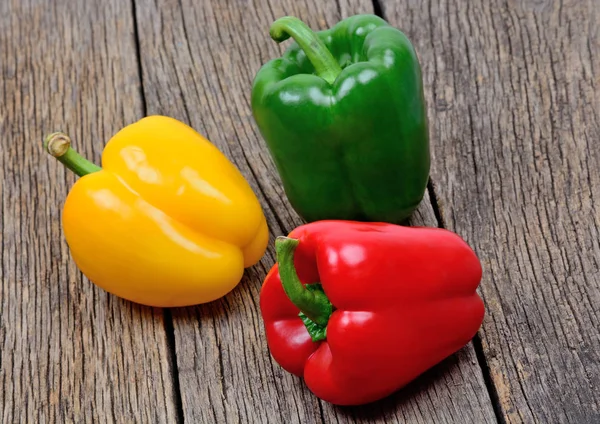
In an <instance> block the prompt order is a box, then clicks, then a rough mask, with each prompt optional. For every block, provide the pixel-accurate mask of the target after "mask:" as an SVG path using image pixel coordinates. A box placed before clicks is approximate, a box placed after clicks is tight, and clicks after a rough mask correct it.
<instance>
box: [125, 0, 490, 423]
mask: <svg viewBox="0 0 600 424" xmlns="http://www.w3.org/2000/svg"><path fill="white" fill-rule="evenodd" d="M136 6H137V7H136V10H137V22H138V31H139V36H140V51H141V58H142V69H143V82H144V84H143V85H144V91H145V94H146V102H147V109H148V113H149V114H155V113H160V114H167V115H171V116H174V117H176V118H178V119H181V120H183V121H184V122H187V123H189V124H191V125H192V126H193V127H194V128H196V129H197V130H198V131H200V132H202V133H203V134H204V135H206V136H207V137H208V138H209V139H210V140H211V141H212V142H213V143H215V144H216V145H217V146H218V147H219V148H220V149H221V150H222V151H223V152H224V153H225V154H226V155H227V156H228V157H229V158H231V159H232V160H233V161H234V163H235V164H236V165H237V166H238V167H239V168H240V170H241V171H242V172H243V173H244V175H245V176H246V177H247V178H248V179H249V181H250V183H251V184H252V187H253V188H254V190H255V192H256V193H257V195H258V196H259V198H260V200H261V202H262V204H263V206H264V209H265V213H266V215H267V218H268V221H269V226H270V229H271V237H272V238H273V237H274V236H277V235H280V234H285V233H286V232H288V231H290V230H291V229H292V228H294V227H295V226H297V225H299V224H301V223H302V222H301V220H300V219H299V218H298V216H297V215H296V213H295V212H294V211H293V210H292V209H291V207H290V206H289V204H288V203H287V200H286V199H285V196H284V193H283V190H282V188H281V183H280V181H279V178H278V176H277V173H276V171H275V168H274V166H273V164H272V162H271V159H270V157H269V155H268V153H267V150H266V147H265V146H264V143H263V141H262V139H261V137H260V136H259V134H258V131H257V129H256V127H255V125H254V122H253V120H252V115H251V109H250V89H251V83H252V79H253V77H254V74H255V73H256V71H257V70H258V69H259V67H260V66H261V64H262V63H264V62H265V61H267V60H268V59H270V58H272V57H275V56H276V55H278V54H279V53H281V51H282V49H283V47H278V46H277V45H276V44H275V43H274V42H273V41H272V40H270V38H269V37H268V28H269V26H270V24H271V23H272V22H273V20H274V19H276V18H277V17H280V16H283V15H285V14H293V15H296V16H299V17H300V18H302V19H305V20H306V21H307V22H308V23H309V24H310V25H311V26H312V27H313V28H325V27H328V26H331V25H333V24H335V23H336V22H337V21H338V20H339V19H340V18H341V17H342V16H348V15H350V14H354V13H359V12H371V11H372V5H371V3H370V1H368V0H365V1H361V0H356V1H354V2H352V3H347V2H343V1H342V2H340V4H337V5H336V4H335V3H333V2H330V3H327V4H324V2H318V1H314V2H307V1H299V2H298V1H271V2H259V1H250V2H246V1H244V2H242V1H234V0H230V1H219V2H216V1H215V2H208V1H204V2H196V1H191V0H182V1H177V0H160V1H158V2H155V1H150V0H136ZM340 13H341V15H340ZM413 224H419V225H428V226H436V225H437V221H436V219H435V216H434V214H433V210H432V208H431V204H430V203H429V202H428V201H427V200H426V201H425V202H423V204H422V205H421V209H420V211H419V213H417V214H416V215H415V219H414V220H413ZM271 241H273V239H272V240H271ZM271 246H272V243H271ZM273 262H274V252H273V250H272V248H270V249H269V251H268V253H267V255H266V256H265V258H264V259H263V261H262V262H261V263H260V264H259V265H257V266H256V267H254V268H253V269H251V270H249V271H248V272H247V275H246V277H245V279H244V280H243V281H242V283H241V284H240V286H239V287H238V288H237V289H236V290H235V291H234V292H233V293H231V294H230V295H228V296H227V297H226V298H225V299H222V300H220V301H217V302H214V303H212V304H209V305H204V306H201V307H197V308H186V309H181V310H176V311H173V320H174V328H175V339H176V351H177V361H178V369H179V381H180V383H181V387H182V393H181V395H182V403H183V412H184V417H185V419H186V421H189V422H239V421H241V422H285V423H295V422H311V423H312V422H327V423H329V422H349V423H351V422H390V423H391V422H405V421H406V420H410V421H411V422H424V423H428V422H439V423H443V422H457V423H458V422H460V423H462V422H478V423H483V422H494V421H495V419H494V414H493V411H492V408H491V402H490V400H489V397H488V394H487V389H486V387H485V384H484V382H483V378H482V375H481V371H480V368H479V365H478V364H477V360H476V358H475V354H474V350H473V348H472V346H470V345H469V346H468V347H467V348H465V349H464V350H463V351H461V352H460V353H459V354H458V355H455V356H454V357H452V358H451V359H449V360H448V361H446V362H444V363H443V364H441V365H440V366H438V367H436V368H435V369H434V370H432V371H431V372H429V373H428V374H427V376H424V377H423V378H421V379H419V380H418V381H417V382H415V384H413V385H411V386H410V387H408V388H406V389H405V390H403V391H401V392H400V393H398V394H397V395H394V396H392V397H390V398H389V399H386V400H385V401H382V402H379V403H377V404H375V405H371V406H369V407H362V408H337V407H333V406H331V405H329V404H327V403H324V402H319V401H318V400H317V399H316V398H315V397H314V396H313V395H312V394H311V393H310V392H309V391H308V390H307V389H306V388H305V387H304V385H303V383H302V381H301V380H300V379H298V378H295V377H293V376H290V375H289V374H287V373H285V372H284V371H282V370H281V368H280V367H279V366H278V365H277V364H276V363H275V362H274V361H273V360H272V359H271V357H270V355H269V352H268V350H267V345H266V342H265V338H264V331H263V323H262V319H261V317H260V313H259V308H258V298H259V290H260V286H261V282H262V279H263V278H264V276H265V274H266V272H267V271H268V269H269V268H270V267H271V266H272V264H273Z"/></svg>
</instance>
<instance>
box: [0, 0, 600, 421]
mask: <svg viewBox="0 0 600 424" xmlns="http://www.w3.org/2000/svg"><path fill="white" fill-rule="evenodd" d="M365 12H366V13H373V12H376V13H378V14H381V15H383V17H384V18H386V19H388V20H389V21H390V22H391V23H392V24H394V25H396V26H397V27H399V28H401V29H402V30H404V31H405V32H406V33H407V34H408V35H409V37H410V38H411V40H412V41H413V42H414V44H415V46H416V48H417V51H418V54H419V57H420V59H421V63H422V67H423V72H424V78H425V89H426V96H427V101H428V105H429V109H428V110H429V112H428V113H429V118H430V121H431V141H432V155H433V163H432V184H431V186H430V190H429V192H428V195H427V196H426V198H425V199H424V201H423V203H422V204H421V206H420V208H419V211H418V212H417V213H416V214H415V216H414V217H413V219H412V220H411V224H412V225H427V226H444V227H446V228H449V229H451V230H453V231H455V232H457V233H458V234H460V235H461V236H462V237H464V238H465V239H466V240H467V241H468V242H469V243H470V244H471V246H473V248H474V249H475V250H476V252H477V253H478V255H479V256H480V258H481V260H482V263H483V267H484V278H483V281H482V286H481V290H480V292H481V294H482V296H483V297H484V300H485V303H486V310H487V315H486V318H485V321H484V325H483V327H482V330H481V331H480V333H479V334H478V336H477V337H476V338H475V339H474V343H471V344H469V345H468V346H466V347H465V348H464V349H462V350H461V351H460V352H458V353H457V354H456V355H453V356H452V357H450V358H448V359H447V360H446V361H444V362H442V363H441V364H439V365H438V366H436V367H434V368H433V369H432V370H430V371H429V372H427V373H425V374H424V375H423V376H421V377H420V378H419V379H417V380H416V381H415V382H413V383H412V384H410V385H409V386H408V387H406V388H405V389H402V390H401V391H399V392H398V393H396V394H394V395H392V396H390V397H389V398H386V399H384V400H382V401H379V402H376V403H374V404H371V405H368V406H362V407H352V408H340V407H334V406H332V405H329V404H327V403H325V402H321V401H319V400H318V399H317V398H315V397H314V396H313V395H312V394H311V393H310V392H309V391H308V390H307V389H306V388H305V386H304V384H303V383H302V381H301V380H300V379H298V378H296V377H293V376H290V375H289V374H287V373H285V372H284V371H282V370H281V368H279V366H278V365H277V364H276V363H275V362H274V361H273V360H272V359H271V357H270V356H269V353H268V349H267V346H266V342H265V339H264V330H263V326H262V320H261V318H260V313H259V309H258V294H259V290H260V285H261V282H262V279H263V278H264V276H265V274H266V272H267V271H268V269H269V268H270V267H271V266H272V264H273V262H274V252H273V249H272V243H271V245H270V247H269V250H268V251H267V253H266V255H265V257H264V258H263V260H262V261H261V262H260V263H259V264H258V265H256V266H255V267H253V268H252V269H250V270H248V271H247V272H246V275H245V277H244V280H243V281H242V282H241V283H240V285H239V286H238V287H237V288H236V289H235V290H234V291H233V292H232V293H231V294H229V295H228V296H226V297H225V298H223V299H221V300H219V301H216V302H213V303H211V304H208V305H203V306H198V307H190V308H180V309H172V310H168V309H165V310H161V309H150V308H144V307H140V306H138V305H133V304H131V303H129V302H126V301H122V300H119V299H117V298H115V297H113V296H110V295H107V294H106V293H104V292H103V291H102V290H100V289H98V288H97V287H95V286H94V285H92V284H91V283H90V282H89V281H88V280H87V279H85V278H84V277H82V276H81V274H80V273H79V272H78V270H77V268H76V267H75V266H74V264H73V261H72V260H71V258H70V256H69V252H68V249H67V246H66V243H65V242H64V239H63V236H62V232H61V227H60V211H61V207H62V203H63V201H64V199H65V197H66V194H67V193H68V190H69V187H70V185H71V184H72V183H73V181H74V177H73V176H72V175H70V174H69V173H67V172H66V171H65V170H64V169H62V167H61V166H60V165H59V164H58V163H55V162H53V161H51V160H50V159H49V158H47V157H46V156H45V154H44V153H43V151H42V149H41V147H40V144H41V138H42V135H43V134H45V133H48V132H51V131H54V130H57V129H62V130H66V131H68V132H69V133H70V134H72V136H73V139H74V143H75V144H76V145H77V147H78V149H79V150H80V151H81V152H82V153H84V154H85V155H87V156H88V157H90V158H93V159H95V160H96V162H98V163H99V158H100V154H101V151H102V148H103V146H104V144H105V142H106V141H107V140H108V139H109V138H110V136H112V135H113V134H114V133H115V132H117V131H118V130H119V129H120V128H122V127H123V126H124V125H126V124H129V123H131V122H134V121H135V120H137V119H139V118H141V117H142V116H145V115H149V114H165V115H169V116H173V117H175V118H177V119H180V120H182V121H184V122H186V123H188V124H190V125H192V126H193V127H194V128H195V129H197V130H198V131H199V132H201V133H203V134H204V135H205V136H207V137H208V138H209V139H210V140H211V141H212V142H213V143H214V144H215V145H217V146H218V147H219V148H220V149H221V150H222V151H223V152H224V153H225V154H226V155H227V156H228V157H229V158H230V159H231V160H232V161H233V162H234V163H235V164H236V166H238V168H239V169H240V170H241V171H242V173H243V174H244V175H245V177H246V178H247V179H248V180H249V182H250V184H251V185H252V187H253V189H254V191H255V192H256V194H257V196H258V197H259V199H260V201H261V203H262V205H263V207H264V210H265V214H266V216H267V219H268V223H269V227H270V231H271V241H272V240H273V238H274V237H275V236H277V235H281V234H285V233H287V232H288V231H290V230H291V229H292V228H294V227H295V226H297V225H299V224H301V223H302V221H301V220H300V219H299V218H298V216H297V215H296V213H295V212H294V211H293V209H292V208H291V207H290V206H289V204H288V203H287V200H286V199H285V196H284V193H283V190H282V188H281V184H280V181H279V178H278V176H277V173H276V172H275V168H274V166H273V164H272V161H271V160H270V157H269V155H268V153H267V150H266V147H265V145H264V142H263V141H262V139H261V137H260V135H259V133H258V131H257V128H256V126H255V125H254V122H253V120H252V115H251V109H250V102H249V97H250V96H249V95H250V87H251V82H252V78H253V76H254V74H255V72H256V71H257V70H258V68H259V67H260V65H261V64H262V63H264V62H265V61H266V60H268V59H270V58H272V57H275V56H276V55H277V54H279V53H280V52H281V51H282V47H281V46H277V45H276V44H275V43H274V42H273V41H272V40H270V38H269V36H268V28H269V25H270V24H271V22H272V21H273V20H274V19H276V18H277V17H280V16H283V15H286V14H291V15H295V16H298V17H300V18H302V19H303V20H305V21H306V22H308V23H309V24H310V25H311V27H312V28H314V29H323V28H326V27H329V26H331V25H333V24H335V23H336V22H337V21H338V20H339V19H341V18H343V17H346V16H349V15H352V14H355V13H365ZM599 24H600V10H599V9H598V7H597V5H596V4H595V3H594V1H593V0H587V1H571V2H563V1H543V0H529V1H519V2H517V1H511V0H504V1H500V0H490V1H485V0H475V1H469V2H466V1H459V0H442V1H432V0H426V1H423V2H421V1H410V0H381V1H380V2H377V3H372V2H371V0H338V1H317V0H300V1H293V0H266V1H260V0H254V1H241V0H223V1H216V0H214V1H208V0H204V1H193V0H133V1H131V2H130V1H125V2H123V1H119V0H107V1H103V2H99V1H87V0H72V1H66V0H54V1H41V0H24V1H18V0H6V1H2V2H0V99H2V105H1V106H0V135H1V139H2V141H3V143H2V146H1V149H0V168H1V170H2V172H1V173H0V183H1V190H2V211H1V212H2V219H1V221H0V225H1V229H2V231H1V235H0V237H1V239H0V242H1V246H2V253H1V258H0V264H1V267H0V273H1V275H2V285H1V286H0V319H1V321H0V367H1V368H0V417H1V419H2V422H6V423H13V422H118V423H122V422H148V423H155V422H184V421H185V422H190V423H199V422H207V423H212V422H219V423H220V422H228V423H229V422H231V423H235V422H269V423H279V422H281V423H283V422H285V423H295V422H298V423H300V422H301V423H313V422H314V423H335V422H338V423H383V422H386V423H392V422H398V423H400V422H401V423H404V422H409V423H413V422H414V423H488V422H489V423H492V422H496V421H500V422H511V423H518V422H539V423H555V422H556V423H559V422H573V423H594V422H600V412H599V411H600V406H599V405H600V357H599V355H600V354H599V353H598V352H599V351H600V334H599V333H600V330H599V328H600V324H599V323H598V322H599V319H598V315H599V310H600V306H599V305H600V287H599V286H600V273H599V266H598V263H599V260H598V258H599V257H600V245H599V242H598V233H599V232H598V225H600V210H599V209H598V206H597V205H596V203H597V202H598V201H600V199H599V196H600V190H599V189H598V187H599V186H600V173H599V171H598V165H599V164H600V147H598V140H599V139H600V124H599V122H600V120H599V119H598V114H599V112H600V94H598V91H597V89H596V87H600V71H599V70H600V64H599V63H598V62H599V59H598V52H599V51H600V36H599V30H598V25H599ZM283 47H285V46H283Z"/></svg>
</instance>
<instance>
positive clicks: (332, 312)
mask: <svg viewBox="0 0 600 424" xmlns="http://www.w3.org/2000/svg"><path fill="white" fill-rule="evenodd" d="M276 251H277V260H278V264H275V265H274V266H273V268H272V269H271V271H270V272H269V274H268V275H267V277H266V279H265V282H264V284H263V287H262V289H261V294H260V308H261V313H262V316H263V320H264V323H265V329H266V334H267V342H268V346H269V350H270V352H271V354H272V356H273V358H274V359H275V360H276V361H277V362H278V363H279V364H280V365H281V366H282V367H283V368H284V369H285V370H287V371H288V372H290V373H293V374H296V375H298V376H303V377H304V380H305V382H306V384H307V386H308V388H309V389H310V390H311V391H312V392H313V393H314V394H315V395H316V396H318V397H319V398H321V399H323V400H325V401H328V402H330V403H333V404H338V405H358V404H364V403H369V402H372V401H375V400H378V399H381V398H383V397H386V396H388V395H389V394H391V393H393V392H395V391H396V390H398V389H400V388H401V387H403V386H404V385H406V384H407V383H408V382H410V381H411V380H413V379H415V378H416V377H417V376H419V375H420V374H421V373H423V372H424V371H426V370H427V369H429V368H431V367H432V366H433V365H435V364H437V363H438V362H440V361H441V360H443V359H444V358H446V357H448V356H449V355H451V354H452V353H454V352H456V351H457V350H459V349H460V348H461V347H463V346H464V345H465V344H467V343H468V342H469V341H470V340H471V339H472V338H473V336H474V335H475V334H476V333H477V330H478V329H479V327H480V326H481V323H482V321H483V316H484V307H483V302H482V300H481V298H480V297H479V296H478V295H477V293H476V289H477V287H478V285H479V282H480V280H481V265H480V263H479V260H478V258H477V256H476V255H475V253H474V252H473V250H471V248H470V247H469V246H468V245H467V244H466V243H465V242H464V241H463V240H462V239H461V238H460V237H459V236H458V235H456V234H454V233H452V232H450V231H447V230H443V229H438V228H416V227H403V226H398V225H392V224H385V223H359V222H349V221H319V222H313V223H310V224H307V225H303V226H301V227H298V228H297V229H295V230H294V231H292V233H291V234H290V235H289V237H279V238H278V239H277V241H276Z"/></svg>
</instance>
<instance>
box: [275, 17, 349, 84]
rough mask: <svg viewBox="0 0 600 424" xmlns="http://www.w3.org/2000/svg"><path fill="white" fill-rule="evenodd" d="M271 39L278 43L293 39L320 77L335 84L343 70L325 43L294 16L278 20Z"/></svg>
mask: <svg viewBox="0 0 600 424" xmlns="http://www.w3.org/2000/svg"><path fill="white" fill-rule="evenodd" d="M269 33H270V34H271V38H272V39H273V40H275V41H277V42H278V43H281V42H282V41H285V40H287V39H288V38H289V37H292V38H293V39H294V40H295V41H296V43H298V45H299V46H300V48H301V49H302V50H304V53H306V57H308V60H310V62H311V63H312V64H313V66H314V67H315V71H316V73H317V75H318V76H320V77H321V78H323V79H324V80H325V81H327V82H328V83H329V84H333V82H334V81H335V79H336V78H337V76H338V75H339V74H340V72H342V68H341V67H340V65H339V63H338V62H337V60H335V58H334V57H333V55H332V54H331V52H330V51H329V50H328V49H327V47H326V46H325V43H323V41H322V40H321V39H320V38H319V37H318V36H317V34H315V33H314V32H313V31H312V30H311V29H310V28H309V27H308V26H307V25H306V24H305V23H304V22H302V21H301V20H300V19H298V18H295V17H293V16H284V17H283V18H279V19H277V20H276V21H275V22H273V24H272V25H271V29H270V30H269Z"/></svg>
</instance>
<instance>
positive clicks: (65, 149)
mask: <svg viewBox="0 0 600 424" xmlns="http://www.w3.org/2000/svg"><path fill="white" fill-rule="evenodd" d="M44 149H45V150H46V151H47V152H48V153H50V155H52V156H54V157H55V158H56V159H58V160H59V161H60V163H62V164H63V165H64V166H66V167H67V168H69V169H70V170H71V171H73V172H74V173H75V174H77V175H78V176H80V177H83V176H84V175H87V174H91V173H92V172H98V171H100V170H102V168H100V167H99V166H97V165H96V164H94V163H92V162H90V161H89V160H87V159H85V158H84V157H83V156H81V155H80V154H79V153H77V152H76V151H75V150H74V149H73V148H72V147H71V138H70V137H69V136H68V135H67V134H65V133H63V132H55V133H52V134H50V135H48V136H47V137H46V138H45V139H44Z"/></svg>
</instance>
